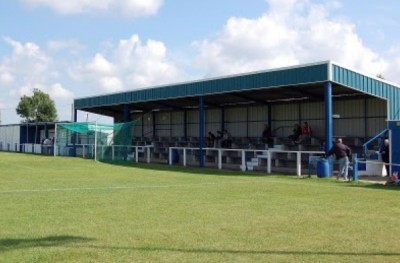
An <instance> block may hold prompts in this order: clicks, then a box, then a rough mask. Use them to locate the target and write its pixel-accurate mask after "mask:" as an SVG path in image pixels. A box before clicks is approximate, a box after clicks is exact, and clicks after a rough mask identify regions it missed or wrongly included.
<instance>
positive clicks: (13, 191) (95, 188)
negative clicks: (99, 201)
mask: <svg viewBox="0 0 400 263" xmlns="http://www.w3.org/2000/svg"><path fill="white" fill-rule="evenodd" d="M251 182H252V181H248V182H226V183H200V184H175V185H136V186H107V187H76V188H48V189H15V190H3V191H0V194H6V193H30V192H31V193H35V192H36V193H37V192H69V191H88V190H126V189H146V188H176V187H193V186H195V187H196V186H205V185H220V184H239V183H240V184H241V183H251Z"/></svg>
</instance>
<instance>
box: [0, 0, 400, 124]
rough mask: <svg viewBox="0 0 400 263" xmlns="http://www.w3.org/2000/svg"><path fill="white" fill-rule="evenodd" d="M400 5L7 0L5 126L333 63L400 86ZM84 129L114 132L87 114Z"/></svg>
mask: <svg viewBox="0 0 400 263" xmlns="http://www.w3.org/2000/svg"><path fill="white" fill-rule="evenodd" d="M398 10H400V1H398V0H381V1H365V0H332V1H331V0H218V1H216V0H202V1H188V0H186V1H185V0H85V1H82V0H68V1H66V0H0V114H1V124H16V123H20V122H21V121H22V118H21V117H20V116H18V115H17V114H16V111H15V109H16V107H17V105H18V103H19V101H20V99H21V97H22V96H24V95H26V96H32V94H33V90H34V89H35V88H36V89H40V90H41V91H43V92H45V93H47V94H49V96H50V98H51V99H52V100H53V101H54V102H55V105H56V108H57V113H58V120H59V121H70V120H71V116H72V104H73V100H74V98H82V97H87V96H95V95H102V94H108V93H114V92H121V91H126V90H136V89H143V88H149V87H153V86H157V85H164V84H172V83H177V82H184V81H191V80H198V79H202V78H209V77H218V76H226V75H231V74H239V73H246V72H251V71H258V70H268V69H274V68H279V67H286V66H295V65H299V64H306V63H314V62H320V61H327V60H332V61H335V62H337V63H340V64H342V65H344V66H345V67H349V68H352V69H354V70H358V71H361V72H363V73H365V74H369V75H372V76H377V75H378V74H380V75H382V76H383V77H384V78H385V79H386V80H387V81H390V82H393V83H395V84H400V34H398V29H399V28H400V17H399V16H398V14H397V12H398ZM78 121H99V122H109V121H110V119H109V118H106V117H104V116H98V115H95V114H88V113H85V112H80V111H79V112H78Z"/></svg>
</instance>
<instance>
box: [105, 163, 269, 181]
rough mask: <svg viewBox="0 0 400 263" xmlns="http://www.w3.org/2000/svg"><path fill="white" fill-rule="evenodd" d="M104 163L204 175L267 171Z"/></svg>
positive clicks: (238, 174) (249, 174)
mask: <svg viewBox="0 0 400 263" xmlns="http://www.w3.org/2000/svg"><path fill="white" fill-rule="evenodd" d="M102 163H105V164H109V165H117V166H123V167H132V168H140V169H148V170H158V171H172V172H178V173H193V174H203V175H223V176H255V177H259V176H265V175H267V174H266V172H259V173H257V172H249V171H246V172H242V171H237V170H218V168H211V167H204V168H199V167H192V166H186V167H183V166H178V165H168V164H153V163H152V164H144V163H133V162H125V161H113V162H111V161H102Z"/></svg>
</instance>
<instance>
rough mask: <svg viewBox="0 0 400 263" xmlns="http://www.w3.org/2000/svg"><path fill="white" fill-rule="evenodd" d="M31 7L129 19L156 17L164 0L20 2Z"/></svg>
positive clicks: (27, 0)
mask: <svg viewBox="0 0 400 263" xmlns="http://www.w3.org/2000/svg"><path fill="white" fill-rule="evenodd" d="M20 1H22V2H23V3H25V4H26V5H28V6H30V7H39V6H45V7H48V8H51V9H53V10H54V11H56V12H57V13H60V14H79V13H94V12H96V13H98V12H103V13H117V14H122V15H124V16H128V17H142V16H149V15H154V14H156V13H157V12H158V10H159V9H160V7H161V6H162V4H163V0H64V1H55V0H20Z"/></svg>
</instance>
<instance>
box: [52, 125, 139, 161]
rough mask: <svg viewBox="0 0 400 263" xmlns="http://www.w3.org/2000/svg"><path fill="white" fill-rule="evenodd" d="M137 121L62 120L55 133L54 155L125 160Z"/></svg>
mask: <svg viewBox="0 0 400 263" xmlns="http://www.w3.org/2000/svg"><path fill="white" fill-rule="evenodd" d="M137 121H138V120H136V121H132V122H124V123H114V124H104V123H95V122H75V123H60V124H57V126H56V132H55V140H54V144H55V153H54V154H55V155H59V156H81V157H84V158H93V159H96V160H126V159H127V155H128V153H129V152H130V147H131V145H132V142H133V135H134V129H135V124H136V123H137Z"/></svg>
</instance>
